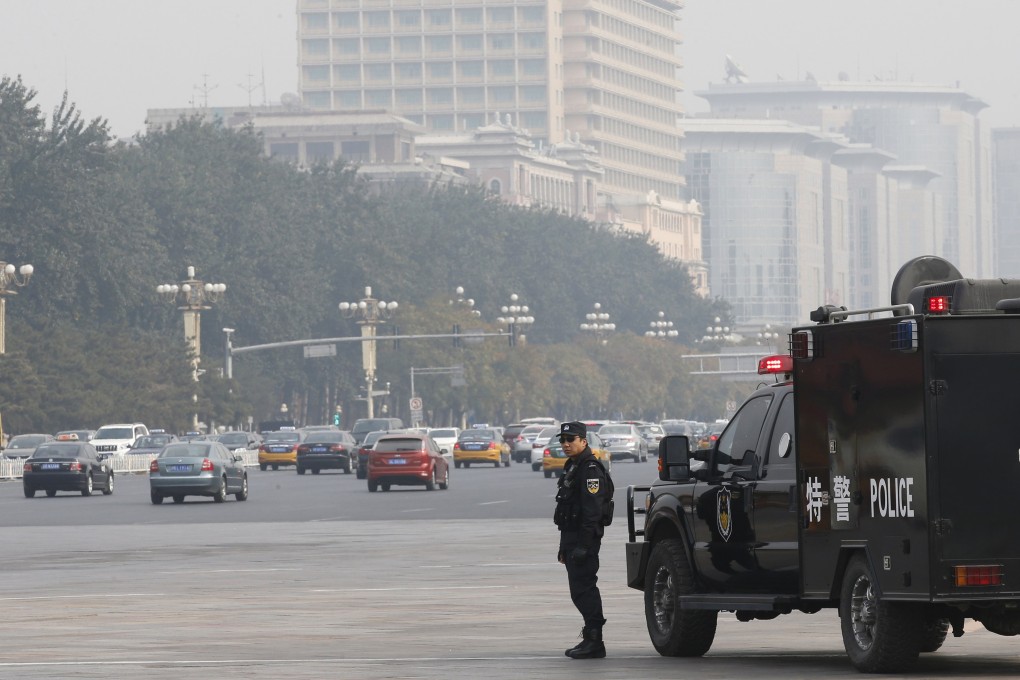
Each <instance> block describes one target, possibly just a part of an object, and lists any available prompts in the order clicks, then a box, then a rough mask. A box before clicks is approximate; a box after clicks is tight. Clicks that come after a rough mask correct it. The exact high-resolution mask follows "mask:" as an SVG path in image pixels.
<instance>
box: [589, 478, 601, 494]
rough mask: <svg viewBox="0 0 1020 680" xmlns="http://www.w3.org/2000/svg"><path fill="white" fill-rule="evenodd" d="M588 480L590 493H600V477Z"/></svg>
mask: <svg viewBox="0 0 1020 680" xmlns="http://www.w3.org/2000/svg"><path fill="white" fill-rule="evenodd" d="M587 482H588V493H598V492H599V480H598V479H589V480H587Z"/></svg>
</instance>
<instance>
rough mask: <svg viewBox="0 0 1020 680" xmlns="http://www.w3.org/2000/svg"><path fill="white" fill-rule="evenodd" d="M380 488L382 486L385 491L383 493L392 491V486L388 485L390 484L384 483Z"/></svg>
mask: <svg viewBox="0 0 1020 680" xmlns="http://www.w3.org/2000/svg"><path fill="white" fill-rule="evenodd" d="M379 486H381V487H382V490H383V491H389V490H390V485H389V483H388V482H383V483H382V484H380V485H379Z"/></svg>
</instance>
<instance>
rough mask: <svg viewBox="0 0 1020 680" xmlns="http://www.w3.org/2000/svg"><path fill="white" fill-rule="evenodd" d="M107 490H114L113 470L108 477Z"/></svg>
mask: <svg viewBox="0 0 1020 680" xmlns="http://www.w3.org/2000/svg"><path fill="white" fill-rule="evenodd" d="M106 490H107V491H109V492H111V493H112V492H113V473H112V472H111V473H110V476H109V477H107V478H106Z"/></svg>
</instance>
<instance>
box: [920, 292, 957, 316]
mask: <svg viewBox="0 0 1020 680" xmlns="http://www.w3.org/2000/svg"><path fill="white" fill-rule="evenodd" d="M925 302H926V307H927V312H928V313H929V314H948V313H949V305H950V302H952V298H951V297H949V296H948V295H936V296H934V297H930V298H928V299H927V300H925Z"/></svg>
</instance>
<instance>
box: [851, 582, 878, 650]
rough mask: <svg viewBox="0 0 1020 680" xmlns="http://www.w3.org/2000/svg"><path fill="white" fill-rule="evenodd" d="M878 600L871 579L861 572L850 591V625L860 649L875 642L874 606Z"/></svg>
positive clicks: (875, 619) (869, 646)
mask: <svg viewBox="0 0 1020 680" xmlns="http://www.w3.org/2000/svg"><path fill="white" fill-rule="evenodd" d="M877 606H878V600H877V599H876V598H875V591H874V589H873V588H872V587H871V579H869V578H868V577H867V576H866V575H864V574H861V575H860V576H858V577H857V580H856V581H854V585H853V588H852V589H851V591H850V625H851V627H852V629H853V632H854V640H856V642H857V646H858V647H860V648H861V649H870V648H871V645H873V644H874V642H875V623H876V622H877V616H876V612H875V610H876V608H877Z"/></svg>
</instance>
